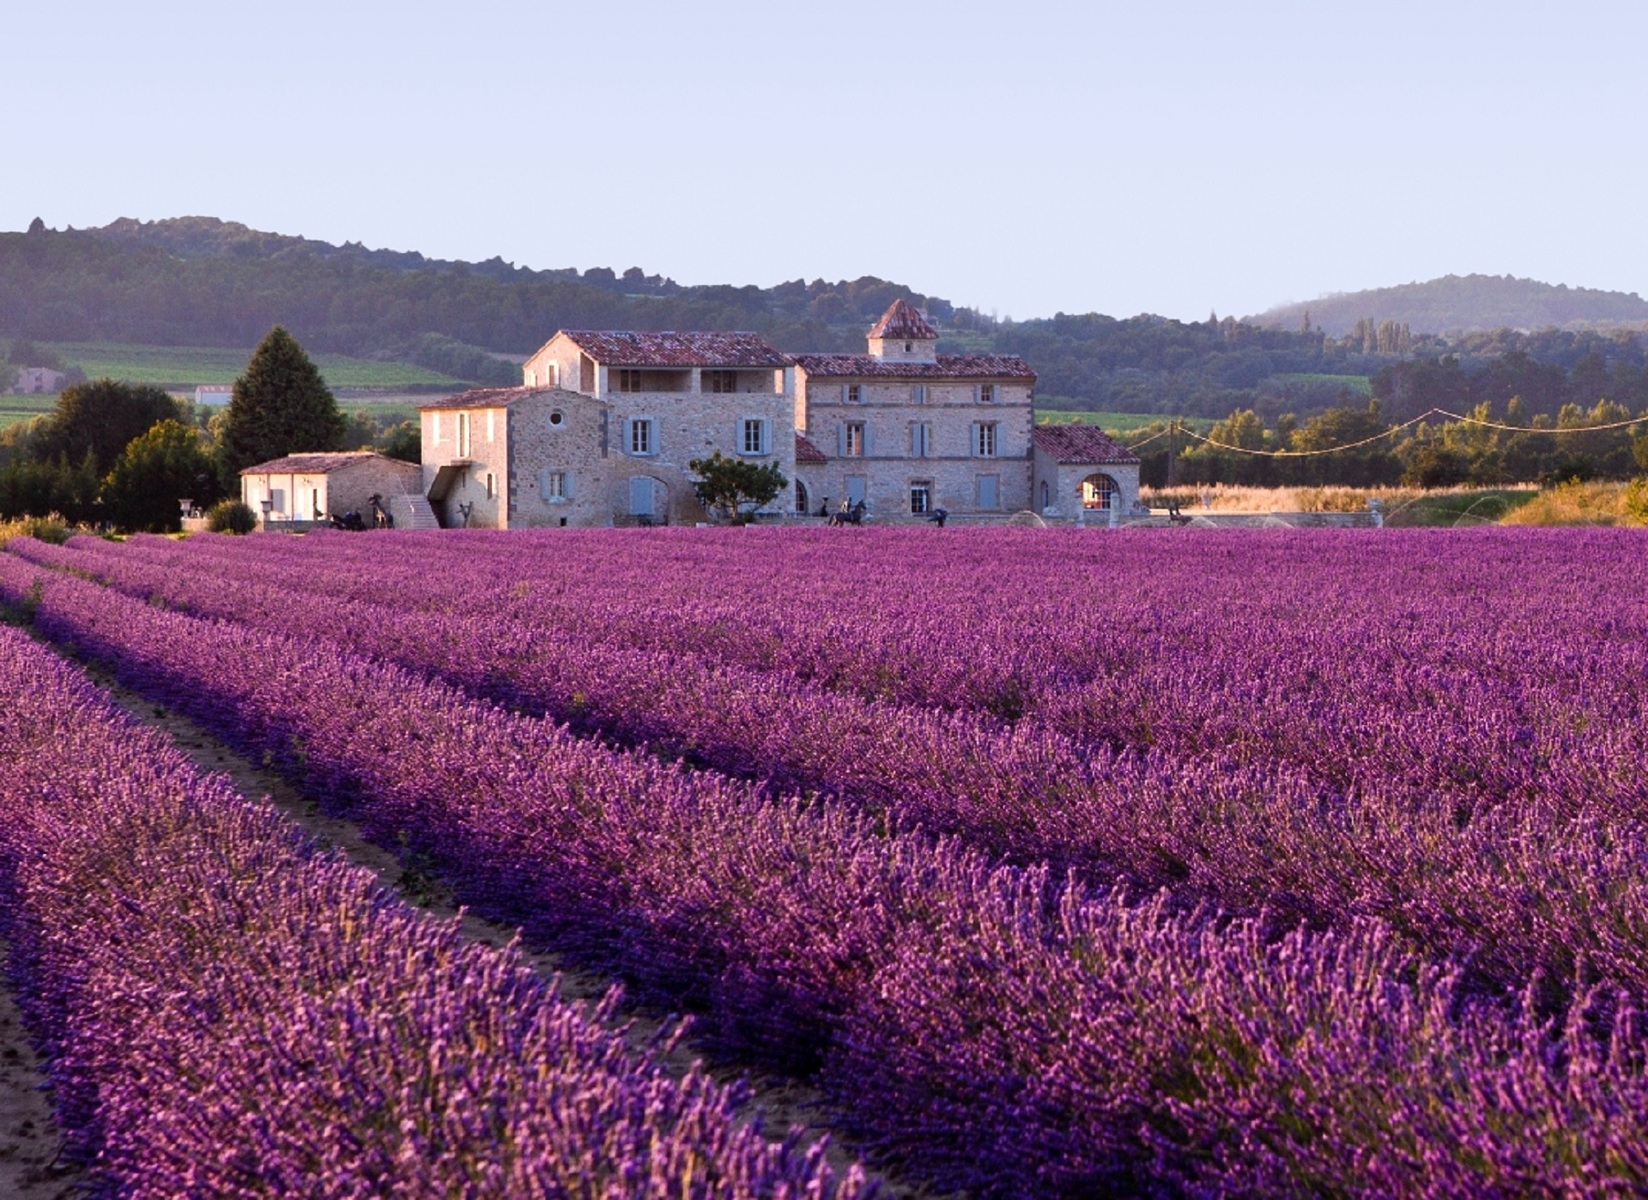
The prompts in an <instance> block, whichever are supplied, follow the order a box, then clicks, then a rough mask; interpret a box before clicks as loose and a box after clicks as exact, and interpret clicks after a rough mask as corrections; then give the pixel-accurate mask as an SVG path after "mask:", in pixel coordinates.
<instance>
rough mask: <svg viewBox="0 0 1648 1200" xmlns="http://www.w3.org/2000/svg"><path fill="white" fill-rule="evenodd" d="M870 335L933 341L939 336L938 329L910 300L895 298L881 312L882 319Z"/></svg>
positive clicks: (890, 338)
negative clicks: (884, 310) (930, 323)
mask: <svg viewBox="0 0 1648 1200" xmlns="http://www.w3.org/2000/svg"><path fill="white" fill-rule="evenodd" d="M870 336H871V337H873V338H887V339H889V340H892V341H898V340H899V339H901V338H910V339H912V340H914V339H916V338H923V339H926V340H929V341H931V340H932V339H934V338H937V337H938V330H936V329H934V328H933V327H932V326H931V325H929V324H928V323H927V318H926V317H924V316H922V315H921V313H920V311H919V310H918V309H917V308H916V306H915V305H913V304H911V303H910V302H909V301H908V300H894V301H893V302H892V304H890V305H888V306H887V311H886V312H884V313H882V314H881V320H879V321H877V322H876V323H875V325H874V326H873V327H872V328H871V329H870Z"/></svg>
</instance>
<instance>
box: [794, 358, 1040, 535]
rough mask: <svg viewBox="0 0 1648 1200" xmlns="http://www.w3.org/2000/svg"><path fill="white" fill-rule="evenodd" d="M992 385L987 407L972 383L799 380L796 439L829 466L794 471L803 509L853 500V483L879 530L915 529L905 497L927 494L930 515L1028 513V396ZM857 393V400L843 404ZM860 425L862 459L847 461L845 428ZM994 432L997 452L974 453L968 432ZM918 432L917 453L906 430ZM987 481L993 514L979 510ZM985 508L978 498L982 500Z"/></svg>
mask: <svg viewBox="0 0 1648 1200" xmlns="http://www.w3.org/2000/svg"><path fill="white" fill-rule="evenodd" d="M984 382H989V383H992V384H993V386H994V389H995V397H996V398H995V400H994V401H992V402H990V403H980V401H979V398H978V397H979V381H975V380H959V379H948V380H946V379H939V380H909V379H885V378H866V379H860V380H851V379H834V378H828V379H816V380H813V379H808V378H806V376H805V373H804V372H803V373H801V378H800V381H799V382H798V384H797V389H796V391H797V402H796V409H797V411H798V412H801V413H803V414H804V417H805V420H806V422H807V424H806V428H805V432H806V434H807V437H808V439H809V440H810V441H812V443H813V444H814V445H815V446H817V447H818V448H819V449H820V450H821V451H823V453H824V455H825V456H826V457H827V458H828V459H829V462H828V463H824V464H809V465H808V466H807V467H806V469H805V470H804V471H803V472H802V475H801V478H802V481H803V482H804V483H805V484H806V485H807V491H808V501H809V506H810V508H811V509H812V511H814V512H816V511H817V510H818V507H819V505H820V503H821V502H822V500H823V498H824V497H825V496H828V497H829V498H830V504H831V506H832V507H834V506H836V505H839V504H840V502H841V500H842V499H843V498H844V497H847V496H849V495H852V494H854V492H853V487H852V484H851V483H850V481H851V480H855V479H856V480H862V481H863V487H864V489H865V499H866V503H867V504H868V506H869V511H870V512H871V513H872V514H873V515H874V517H875V518H876V519H877V520H878V521H882V522H887V521H906V520H907V521H922V520H925V519H926V518H925V516H924V515H920V514H915V513H912V512H911V489H912V487H913V486H914V485H915V484H917V483H927V484H929V485H930V492H929V501H930V507H931V508H943V509H946V510H947V511H949V512H951V513H954V514H956V515H957V516H963V515H969V514H976V515H978V516H981V517H987V516H990V515H992V514H1002V513H1013V512H1018V511H1020V510H1022V509H1025V508H1028V507H1029V506H1030V477H1031V464H1030V430H1031V422H1032V419H1033V417H1032V412H1031V407H1030V398H1031V389H1030V387H1029V385H1028V384H1026V383H1024V382H1023V381H1018V382H1011V381H1003V380H989V381H984ZM916 383H923V384H925V387H926V389H927V390H926V400H925V402H923V403H916V402H914V400H913V399H912V396H911V388H912V386H913V385H914V384H916ZM854 384H856V385H857V387H858V388H859V392H858V395H859V399H858V401H857V402H850V401H848V400H846V399H845V395H846V388H847V387H848V386H849V385H854ZM852 422H862V423H863V425H864V427H865V433H866V442H865V446H864V453H863V454H862V455H859V456H853V457H849V456H848V455H847V454H846V450H847V439H846V433H845V430H846V426H847V425H848V424H849V423H852ZM980 423H993V424H994V425H995V427H996V438H995V441H996V446H995V450H996V453H995V455H994V456H992V457H983V456H980V455H979V454H978V453H977V449H978V446H977V443H976V437H977V434H976V426H977V425H979V424H980ZM921 425H925V426H926V427H927V428H928V431H929V436H928V438H927V439H926V445H925V446H921V445H919V444H918V443H917V440H916V438H915V436H914V430H915V429H916V427H917V426H921ZM987 476H994V477H995V480H996V486H995V499H996V503H995V504H994V505H993V506H989V505H981V503H980V499H981V483H980V481H981V478H982V477H987ZM983 498H984V499H988V495H987V493H986V494H985V495H984V497H983Z"/></svg>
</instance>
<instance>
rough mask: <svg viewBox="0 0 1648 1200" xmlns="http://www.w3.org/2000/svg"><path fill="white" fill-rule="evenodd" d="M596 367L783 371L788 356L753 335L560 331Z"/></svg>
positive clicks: (763, 339) (614, 330) (608, 330)
mask: <svg viewBox="0 0 1648 1200" xmlns="http://www.w3.org/2000/svg"><path fill="white" fill-rule="evenodd" d="M561 332H562V333H564V334H566V336H567V337H568V338H570V339H571V340H572V341H573V343H574V344H575V345H576V346H577V347H578V348H579V349H580V350H582V351H583V352H584V353H585V354H587V355H589V356H590V357H591V358H593V359H594V360H595V361H596V362H598V363H605V364H607V365H608V366H614V367H787V366H789V365H790V356H789V355H787V354H784V353H783V352H781V351H779V350H775V349H774V348H773V347H772V346H771V345H770V344H769V343H768V341H767V339H766V338H764V337H762V336H761V335H760V334H757V333H674V332H669V331H662V332H657V333H647V332H639V331H632V330H622V329H607V330H588V329H563V330H562V331H561Z"/></svg>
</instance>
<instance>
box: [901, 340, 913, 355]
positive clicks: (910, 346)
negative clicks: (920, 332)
mask: <svg viewBox="0 0 1648 1200" xmlns="http://www.w3.org/2000/svg"><path fill="white" fill-rule="evenodd" d="M915 348H916V344H915V343H914V342H905V343H904V353H906V354H909V353H911V352H912V351H914V350H915Z"/></svg>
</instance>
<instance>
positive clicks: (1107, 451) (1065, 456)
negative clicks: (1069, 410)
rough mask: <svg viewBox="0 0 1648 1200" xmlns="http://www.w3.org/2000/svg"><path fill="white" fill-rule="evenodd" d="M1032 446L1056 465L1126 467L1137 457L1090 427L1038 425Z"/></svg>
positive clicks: (1137, 459) (1135, 461)
mask: <svg viewBox="0 0 1648 1200" xmlns="http://www.w3.org/2000/svg"><path fill="white" fill-rule="evenodd" d="M1030 439H1031V443H1032V444H1033V445H1034V446H1035V448H1036V449H1037V450H1040V451H1041V452H1042V453H1043V454H1046V455H1047V456H1048V457H1050V458H1051V459H1052V460H1053V461H1054V462H1056V463H1075V464H1086V463H1093V464H1102V465H1111V466H1125V465H1128V464H1131V463H1137V462H1138V461H1139V456H1138V455H1137V454H1134V453H1133V451H1131V450H1129V449H1128V448H1127V447H1125V446H1122V445H1118V444H1117V442H1116V441H1115V439H1113V438H1112V437H1111V436H1110V435H1109V434H1107V433H1106V432H1105V431H1104V430H1102V429H1098V428H1096V427H1095V426H1092V425H1037V426H1036V427H1035V429H1033V430H1032V431H1031V433H1030Z"/></svg>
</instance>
